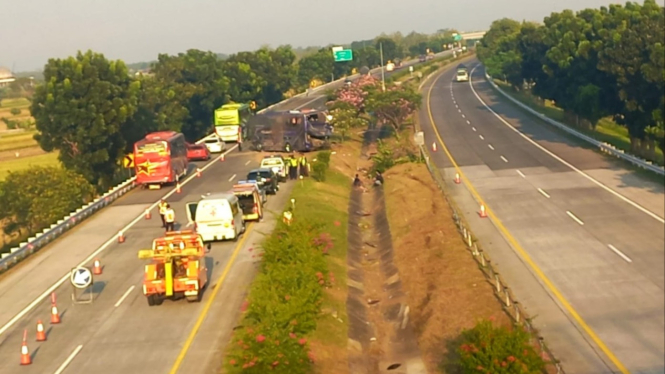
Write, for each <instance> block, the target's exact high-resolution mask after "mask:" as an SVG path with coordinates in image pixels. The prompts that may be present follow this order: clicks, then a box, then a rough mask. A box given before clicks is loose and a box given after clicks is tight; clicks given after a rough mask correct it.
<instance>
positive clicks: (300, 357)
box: [224, 153, 350, 374]
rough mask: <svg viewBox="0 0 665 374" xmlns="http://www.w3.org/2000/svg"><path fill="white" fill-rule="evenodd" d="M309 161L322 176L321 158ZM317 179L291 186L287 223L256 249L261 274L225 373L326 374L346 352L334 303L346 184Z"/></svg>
mask: <svg viewBox="0 0 665 374" xmlns="http://www.w3.org/2000/svg"><path fill="white" fill-rule="evenodd" d="M328 154H329V153H328ZM316 157H317V159H320V160H319V161H317V162H314V163H313V165H312V166H313V169H316V170H318V171H319V172H321V168H320V167H318V165H317V163H319V164H325V166H326V168H327V166H328V163H327V162H325V161H327V160H325V157H323V156H322V154H321V153H319V154H318V155H317V156H316ZM324 174H326V175H325V177H324V178H323V179H325V182H324V181H320V182H317V181H315V180H314V179H310V178H306V179H304V180H301V181H298V182H296V183H297V185H296V186H294V190H293V192H292V196H291V197H292V199H293V200H294V202H295V203H294V205H293V206H292V207H291V208H290V209H291V211H292V214H293V221H292V222H291V223H290V224H287V223H285V222H283V221H282V222H279V223H278V224H277V226H276V227H275V230H274V231H273V233H272V234H270V235H269V236H268V237H267V238H266V239H265V241H264V242H263V244H262V252H261V253H260V254H259V256H261V257H262V263H261V268H260V272H259V273H258V275H257V277H256V279H255V280H254V282H253V283H252V286H251V288H250V291H249V296H248V299H247V300H246V301H245V302H244V303H243V307H242V310H243V312H244V313H243V316H242V321H241V325H242V327H241V328H239V329H237V330H236V331H235V332H234V336H233V338H232V343H231V344H230V346H229V347H228V348H227V352H226V358H225V360H224V363H225V367H226V372H228V373H236V372H243V373H265V372H267V371H270V372H274V373H289V374H298V373H303V374H304V373H311V372H312V370H315V369H316V368H315V367H314V366H316V367H325V370H330V368H329V365H328V363H331V362H332V360H338V361H339V360H340V357H339V356H338V355H339V354H343V353H344V352H345V351H346V329H345V326H346V324H345V320H346V316H345V315H344V307H343V303H344V298H343V297H342V298H338V297H335V295H336V294H337V293H338V292H339V293H344V291H343V290H341V287H343V286H342V285H343V284H344V283H343V280H344V273H345V268H344V261H345V255H346V236H345V235H346V234H345V233H346V201H347V199H348V192H349V184H350V181H349V179H348V177H346V176H344V175H342V174H340V173H339V172H336V171H334V170H327V171H326V172H325V173H324ZM317 176H318V175H317ZM326 311H328V313H326ZM333 311H334V312H333ZM340 321H342V322H340ZM331 350H332V351H333V352H335V353H330V352H331ZM320 362H321V363H322V364H319V363H320ZM317 371H318V370H317ZM327 372H330V373H333V372H335V371H334V369H333V371H327Z"/></svg>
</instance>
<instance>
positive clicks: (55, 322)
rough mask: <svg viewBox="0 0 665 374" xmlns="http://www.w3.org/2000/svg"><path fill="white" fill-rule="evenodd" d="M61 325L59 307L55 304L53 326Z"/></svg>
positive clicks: (52, 311) (52, 309) (52, 306)
mask: <svg viewBox="0 0 665 374" xmlns="http://www.w3.org/2000/svg"><path fill="white" fill-rule="evenodd" d="M58 323H60V314H58V307H57V306H56V305H55V304H51V324H52V325H57V324H58Z"/></svg>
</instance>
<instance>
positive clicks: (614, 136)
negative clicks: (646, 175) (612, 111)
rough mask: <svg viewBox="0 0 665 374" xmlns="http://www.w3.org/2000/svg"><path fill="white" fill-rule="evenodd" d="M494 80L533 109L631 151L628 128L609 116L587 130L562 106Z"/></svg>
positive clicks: (658, 154)
mask: <svg viewBox="0 0 665 374" xmlns="http://www.w3.org/2000/svg"><path fill="white" fill-rule="evenodd" d="M494 82H495V83H496V84H497V85H498V86H499V87H501V89H502V90H503V91H504V92H506V93H508V94H510V96H512V97H513V98H515V99H517V100H519V101H520V102H522V103H523V104H526V105H528V106H529V107H530V108H531V109H533V110H535V111H537V112H539V113H542V114H544V115H545V116H547V117H549V118H551V119H553V120H555V121H558V122H561V123H563V124H566V125H568V126H570V127H571V128H573V129H575V130H576V131H578V132H581V133H583V134H585V135H588V136H590V137H592V138H594V139H596V140H598V141H601V142H605V143H608V144H611V145H613V146H615V147H616V148H618V149H621V150H623V151H625V152H630V137H629V136H628V129H627V128H626V127H624V126H621V125H618V124H617V123H615V122H614V121H612V120H611V119H609V118H603V119H601V120H600V121H599V122H598V125H596V128H595V130H587V129H583V128H580V127H578V126H574V125H572V124H570V123H568V121H567V120H566V119H565V118H564V113H563V110H562V109H561V108H558V107H556V106H555V105H554V104H552V102H550V101H549V100H544V103H543V101H541V100H539V99H538V98H536V97H534V96H533V95H531V94H529V93H525V92H521V91H519V92H518V91H515V90H514V89H513V88H512V87H511V86H510V85H508V84H506V83H505V82H502V81H500V80H497V79H495V80H494ZM651 161H653V162H654V163H657V164H659V165H663V162H664V159H663V151H661V150H660V149H656V159H655V160H651Z"/></svg>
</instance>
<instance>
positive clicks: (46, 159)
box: [0, 152, 60, 181]
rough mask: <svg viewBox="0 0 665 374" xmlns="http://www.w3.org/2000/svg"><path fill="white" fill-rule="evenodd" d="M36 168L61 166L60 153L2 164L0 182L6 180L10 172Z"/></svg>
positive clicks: (8, 161) (3, 162)
mask: <svg viewBox="0 0 665 374" xmlns="http://www.w3.org/2000/svg"><path fill="white" fill-rule="evenodd" d="M35 166H57V167H59V166H60V161H58V153H57V152H51V153H46V154H42V155H39V156H32V157H23V158H18V159H15V160H7V161H2V162H0V181H2V180H4V179H5V178H6V177H7V175H8V174H9V172H12V171H21V170H26V169H29V168H31V167H35Z"/></svg>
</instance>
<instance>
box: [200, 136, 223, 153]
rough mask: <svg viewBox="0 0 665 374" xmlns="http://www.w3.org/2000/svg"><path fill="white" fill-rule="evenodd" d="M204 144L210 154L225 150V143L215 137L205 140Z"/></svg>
mask: <svg viewBox="0 0 665 374" xmlns="http://www.w3.org/2000/svg"><path fill="white" fill-rule="evenodd" d="M204 144H205V146H206V148H208V151H210V153H222V152H224V151H225V150H226V143H224V142H223V141H222V140H221V139H219V138H218V137H216V136H214V137H212V138H209V139H206V140H205V142H204Z"/></svg>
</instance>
